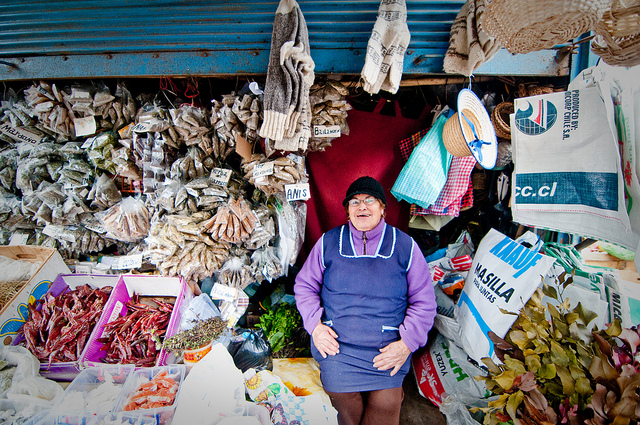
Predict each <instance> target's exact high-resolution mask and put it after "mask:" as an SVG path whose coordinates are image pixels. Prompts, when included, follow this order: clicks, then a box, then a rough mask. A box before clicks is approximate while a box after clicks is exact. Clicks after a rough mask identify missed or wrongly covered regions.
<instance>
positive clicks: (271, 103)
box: [258, 0, 299, 140]
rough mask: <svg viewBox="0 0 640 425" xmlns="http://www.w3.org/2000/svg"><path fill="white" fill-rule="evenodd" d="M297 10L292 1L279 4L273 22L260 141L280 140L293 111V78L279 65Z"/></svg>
mask: <svg viewBox="0 0 640 425" xmlns="http://www.w3.org/2000/svg"><path fill="white" fill-rule="evenodd" d="M297 6H298V5H297V3H296V1H295V0H281V1H280V4H279V5H278V9H277V10H276V15H275V19H274V22H273V32H272V34H271V52H270V54H269V65H268V67H267V78H266V81H265V89H264V118H263V121H262V126H261V127H260V131H259V132H258V134H259V135H260V137H266V138H269V139H273V140H281V139H282V138H283V137H284V133H285V129H286V125H287V123H288V120H289V118H290V115H291V111H292V110H293V108H292V105H293V102H294V101H293V98H292V96H293V91H294V84H295V83H294V81H293V79H294V78H295V76H294V75H292V74H291V73H290V72H289V70H288V69H287V67H286V66H283V65H282V61H281V52H280V49H281V47H282V46H283V45H284V44H285V43H286V42H295V38H296V35H297V31H298V24H299V23H298V13H297V12H296V8H297Z"/></svg>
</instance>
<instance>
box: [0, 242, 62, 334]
mask: <svg viewBox="0 0 640 425" xmlns="http://www.w3.org/2000/svg"><path fill="white" fill-rule="evenodd" d="M0 256H1V257H3V258H6V259H7V261H9V260H10V261H24V262H29V263H31V264H33V265H35V268H36V270H35V271H32V272H30V276H31V277H30V278H29V279H26V283H24V284H23V285H22V286H21V287H20V288H19V290H18V291H17V292H16V293H15V294H14V295H13V296H11V293H12V292H14V291H15V290H16V289H17V288H16V286H17V285H16V283H15V282H13V283H9V282H2V285H3V286H4V285H7V287H4V288H3V290H2V292H3V294H4V295H5V297H6V298H7V300H6V301H5V302H4V305H3V306H2V309H0V341H1V343H2V344H3V345H11V344H12V343H13V341H14V340H15V338H16V337H17V336H18V332H19V330H20V328H21V327H22V325H24V323H25V318H26V317H27V304H28V302H29V299H35V300H38V299H40V298H42V297H43V296H44V294H45V293H46V292H47V290H48V289H49V286H50V285H51V282H53V281H55V279H56V278H57V277H58V275H59V274H60V273H70V270H69V267H67V265H66V264H65V262H64V260H63V259H62V256H61V255H60V253H59V252H58V251H57V250H55V249H53V248H46V247H39V246H30V245H10V246H0ZM5 275H6V273H5ZM24 280H25V279H21V281H24Z"/></svg>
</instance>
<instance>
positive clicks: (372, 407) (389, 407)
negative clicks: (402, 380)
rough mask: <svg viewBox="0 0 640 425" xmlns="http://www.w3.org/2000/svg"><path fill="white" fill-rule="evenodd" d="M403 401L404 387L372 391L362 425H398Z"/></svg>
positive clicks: (368, 397)
mask: <svg viewBox="0 0 640 425" xmlns="http://www.w3.org/2000/svg"><path fill="white" fill-rule="evenodd" d="M403 399H404V390H403V389H402V387H398V388H389V389H386V390H376V391H370V392H369V394H368V396H367V401H366V406H365V408H364V414H363V415H362V421H361V422H360V425H398V424H399V423H400V408H401V407H402V400H403Z"/></svg>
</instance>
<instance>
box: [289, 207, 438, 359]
mask: <svg viewBox="0 0 640 425" xmlns="http://www.w3.org/2000/svg"><path fill="white" fill-rule="evenodd" d="M384 227H385V221H384V219H382V220H381V221H380V223H378V225H377V226H376V227H375V228H374V229H372V230H370V231H368V232H366V237H367V251H369V250H370V249H375V248H377V247H378V245H379V243H380V239H381V237H382V235H383V233H384V232H383V230H384ZM349 229H350V231H351V239H352V242H353V246H354V247H355V251H356V253H357V254H358V255H362V251H363V243H362V232H360V231H358V230H357V229H356V228H355V227H353V225H352V224H351V222H349ZM322 243H323V238H320V239H319V240H318V242H316V244H315V245H314V247H313V248H312V249H311V252H310V253H309V256H308V257H307V260H306V261H305V263H304V265H303V266H302V268H301V269H300V272H298V275H297V276H296V283H295V285H294V288H293V289H294V293H295V298H296V305H297V306H298V310H299V311H300V315H301V316H302V320H303V324H304V328H305V329H306V331H307V332H309V335H311V333H312V332H313V329H314V328H315V327H316V325H317V324H318V323H319V322H320V320H321V318H322V314H323V312H324V309H323V308H322V305H321V303H320V290H321V289H322V281H323V274H324V270H325V267H324V259H323V258H322ZM407 283H408V290H407V301H408V303H407V304H408V306H407V311H406V314H405V318H404V321H403V323H402V325H401V326H400V337H401V338H402V340H403V341H404V343H405V344H406V345H407V347H408V348H409V349H410V350H411V351H416V350H417V349H418V348H420V347H421V346H423V345H425V344H426V342H427V334H428V332H429V330H430V329H431V326H433V318H434V317H435V315H436V299H435V294H434V291H433V283H432V281H431V274H430V273H429V265H428V264H427V261H426V260H425V258H424V256H423V255H422V252H421V251H420V248H419V247H418V244H417V243H416V242H415V241H414V242H413V251H412V255H411V264H410V266H409V271H408V273H407Z"/></svg>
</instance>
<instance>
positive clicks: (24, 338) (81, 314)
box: [15, 274, 118, 381]
mask: <svg viewBox="0 0 640 425" xmlns="http://www.w3.org/2000/svg"><path fill="white" fill-rule="evenodd" d="M117 281H118V276H115V275H84V274H61V275H58V277H57V278H56V280H55V281H54V282H53V284H52V285H51V287H50V288H49V290H48V291H47V293H46V294H45V296H44V297H43V298H42V299H41V300H40V301H38V302H35V303H30V304H29V306H28V318H27V320H26V322H25V323H24V325H23V326H22V328H21V329H20V335H19V336H18V337H17V338H16V340H15V344H20V345H24V346H25V347H26V348H27V349H29V351H31V353H33V355H34V356H36V358H37V359H38V360H39V361H40V374H41V375H42V376H44V377H46V378H48V379H53V380H59V381H72V380H73V379H74V378H75V377H76V376H77V375H78V373H79V372H80V370H81V368H80V358H81V357H82V354H83V353H84V351H85V349H86V347H87V341H88V340H89V339H90V337H91V335H92V333H93V331H94V329H95V326H96V323H97V322H98V320H99V319H100V317H101V315H102V313H103V310H104V306H105V305H106V303H107V300H108V298H109V296H110V294H111V291H112V289H113V287H114V285H115V284H116V282H117ZM63 306H65V307H64V308H63Z"/></svg>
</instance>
